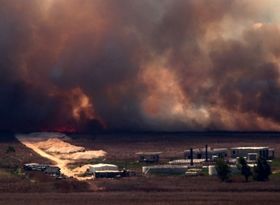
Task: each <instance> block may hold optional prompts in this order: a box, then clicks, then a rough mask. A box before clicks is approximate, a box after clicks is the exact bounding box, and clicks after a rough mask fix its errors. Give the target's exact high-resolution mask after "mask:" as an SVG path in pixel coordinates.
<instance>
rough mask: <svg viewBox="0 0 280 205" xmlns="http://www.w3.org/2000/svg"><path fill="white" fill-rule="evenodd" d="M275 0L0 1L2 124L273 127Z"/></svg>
mask: <svg viewBox="0 0 280 205" xmlns="http://www.w3.org/2000/svg"><path fill="white" fill-rule="evenodd" d="M279 13H280V3H279V2H278V1H277V0H269V1H260V0H246V1H243V0H229V1H226V0H213V1H208V0H172V1H169V0H153V1H151V0H141V1H139V0H122V1H116V0H29V1H20V0H0V56H1V57H0V130H16V131H19V130H20V131H21V130H57V131H81V130H83V131H84V130H98V129H122V130H167V131H182V130H205V129H207V130H209V129H212V130H280V114H279V113H280V107H279V104H280V76H279V71H280V68H279V66H280V16H279Z"/></svg>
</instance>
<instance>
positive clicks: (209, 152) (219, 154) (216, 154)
mask: <svg viewBox="0 0 280 205" xmlns="http://www.w3.org/2000/svg"><path fill="white" fill-rule="evenodd" d="M192 153H193V159H205V160H206V157H207V159H209V160H212V159H214V158H226V157H228V149H227V148H215V149H212V148H211V147H209V148H207V147H205V148H198V149H193V151H192ZM184 156H185V159H191V150H190V149H188V150H185V151H184Z"/></svg>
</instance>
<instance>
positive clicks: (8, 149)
mask: <svg viewBox="0 0 280 205" xmlns="http://www.w3.org/2000/svg"><path fill="white" fill-rule="evenodd" d="M14 152H16V150H15V148H14V147H12V146H9V147H8V148H7V149H6V153H7V154H8V153H14Z"/></svg>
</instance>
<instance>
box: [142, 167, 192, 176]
mask: <svg viewBox="0 0 280 205" xmlns="http://www.w3.org/2000/svg"><path fill="white" fill-rule="evenodd" d="M187 170H188V166H186V165H155V166H144V167H142V172H143V174H164V175H169V174H171V175H173V174H185V172H186V171H187Z"/></svg>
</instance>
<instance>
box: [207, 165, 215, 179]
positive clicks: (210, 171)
mask: <svg viewBox="0 0 280 205" xmlns="http://www.w3.org/2000/svg"><path fill="white" fill-rule="evenodd" d="M208 174H209V176H215V175H217V171H216V167H215V166H214V165H210V166H208Z"/></svg>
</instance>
